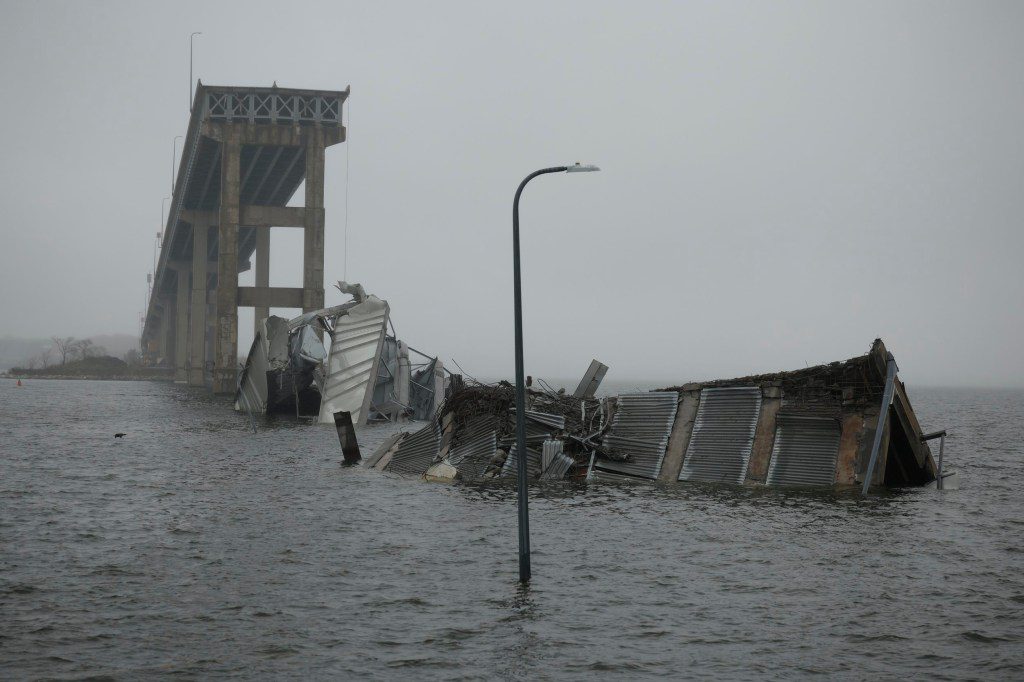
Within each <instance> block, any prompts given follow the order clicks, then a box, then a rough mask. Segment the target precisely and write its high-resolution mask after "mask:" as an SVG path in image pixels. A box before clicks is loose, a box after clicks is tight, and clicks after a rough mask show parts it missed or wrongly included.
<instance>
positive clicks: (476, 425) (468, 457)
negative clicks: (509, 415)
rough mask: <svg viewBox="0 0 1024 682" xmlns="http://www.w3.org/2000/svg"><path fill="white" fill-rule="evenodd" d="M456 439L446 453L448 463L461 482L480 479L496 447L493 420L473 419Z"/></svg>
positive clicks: (482, 417) (487, 418) (484, 417)
mask: <svg viewBox="0 0 1024 682" xmlns="http://www.w3.org/2000/svg"><path fill="white" fill-rule="evenodd" d="M457 438H458V440H457V442H456V443H455V444H454V445H453V446H452V448H451V450H449V451H448V463H449V464H451V465H452V466H453V467H455V469H456V470H457V471H458V472H459V476H460V477H461V478H462V479H463V480H467V481H474V480H477V479H480V478H482V477H483V474H484V471H486V469H487V465H488V464H490V462H491V459H492V458H493V457H494V452H495V450H497V447H498V445H497V432H496V431H495V419H494V418H493V417H488V416H480V417H474V418H473V419H470V420H469V422H468V423H467V424H466V426H465V427H464V428H463V429H462V430H461V431H460V432H459V435H458V437H457Z"/></svg>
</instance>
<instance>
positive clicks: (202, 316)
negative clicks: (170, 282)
mask: <svg viewBox="0 0 1024 682" xmlns="http://www.w3.org/2000/svg"><path fill="white" fill-rule="evenodd" d="M207 233H208V229H207V226H206V225H193V226H192V277H191V281H192V304H191V305H190V306H189V319H188V329H189V341H188V362H187V371H188V385H189V386H203V385H204V384H205V383H206V382H205V378H204V377H203V367H204V366H205V364H206V257H207V247H208V244H207V239H206V238H207Z"/></svg>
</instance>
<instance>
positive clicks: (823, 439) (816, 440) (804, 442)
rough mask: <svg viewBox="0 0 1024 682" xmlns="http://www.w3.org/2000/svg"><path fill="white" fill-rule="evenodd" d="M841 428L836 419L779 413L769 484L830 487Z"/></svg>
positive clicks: (833, 476) (769, 470) (833, 480)
mask: <svg viewBox="0 0 1024 682" xmlns="http://www.w3.org/2000/svg"><path fill="white" fill-rule="evenodd" d="M841 432H842V428H841V427H840V425H839V421H838V420H836V419H828V418H822V417H812V416H798V415H792V414H779V415H778V417H776V420H775V445H774V447H773V448H772V461H771V463H770V464H769V465H768V480H767V484H768V485H824V486H828V485H833V484H834V483H835V480H836V458H837V457H838V456H839V436H840V434H841Z"/></svg>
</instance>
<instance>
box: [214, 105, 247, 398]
mask: <svg viewBox="0 0 1024 682" xmlns="http://www.w3.org/2000/svg"><path fill="white" fill-rule="evenodd" d="M241 163H242V144H241V127H240V126H239V125H237V124H236V125H233V124H228V125H227V126H225V135H224V141H223V142H222V143H221V164H220V167H221V180H220V224H219V226H218V230H217V299H216V300H217V331H216V337H215V343H214V368H213V392H214V393H234V391H235V380H236V377H237V373H238V221H239V213H240V206H239V191H240V185H241Z"/></svg>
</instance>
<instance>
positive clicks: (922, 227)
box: [0, 2, 1024, 386]
mask: <svg viewBox="0 0 1024 682" xmlns="http://www.w3.org/2000/svg"><path fill="white" fill-rule="evenodd" d="M0 8H2V13H3V16H2V21H0V76H2V84H3V88H4V95H3V106H2V107H0V144H2V149H3V154H2V155H0V176H2V179H3V182H2V183H0V205H2V206H3V217H2V218H0V237H2V242H0V243H2V248H0V289H2V291H3V295H2V298H0V335H2V334H14V335H19V336H46V335H50V334H58V333H59V334H73V335H76V336H86V335H92V334H99V333H109V332H127V333H137V331H138V318H139V313H140V311H141V310H142V307H143V304H144V299H145V292H146V288H145V286H146V285H145V275H146V273H147V272H148V271H149V270H150V269H151V268H152V262H153V245H154V236H155V232H156V231H157V230H158V229H161V228H162V226H161V224H160V221H159V214H160V206H161V198H162V197H164V196H165V195H167V194H168V190H169V183H170V172H171V143H172V139H173V138H174V136H175V135H180V134H183V133H184V132H185V127H186V124H187V115H188V107H187V105H188V91H187V84H188V35H189V33H190V32H191V31H202V32H203V35H202V36H201V37H199V38H198V39H197V42H196V52H195V73H196V76H197V77H199V78H202V79H203V81H204V82H206V83H209V84H213V85H257V86H268V85H270V84H271V83H272V82H273V81H275V80H276V81H277V83H278V85H280V86H282V87H309V88H321V89H335V88H337V89H344V88H345V86H347V85H349V84H351V86H352V96H351V99H350V100H349V103H348V105H346V108H347V109H349V110H348V111H347V112H346V119H348V118H349V114H351V119H350V121H349V124H350V127H349V133H350V142H349V143H348V144H349V147H348V150H346V145H338V146H335V147H332V148H331V149H329V150H328V153H327V154H328V155H327V169H326V181H327V188H326V207H327V226H326V248H327V263H326V277H327V280H328V286H329V283H330V282H333V281H335V280H337V279H341V278H342V276H343V274H344V273H343V261H344V251H343V230H344V205H345V174H346V171H345V168H346V154H349V155H350V158H349V164H350V173H351V175H350V187H349V221H348V222H349V237H348V245H349V254H348V277H349V279H350V280H354V281H360V282H362V283H363V284H364V286H365V287H366V289H367V290H368V291H371V292H373V293H376V294H378V295H379V296H381V297H382V298H386V299H387V300H388V301H389V302H390V303H391V307H392V315H393V318H394V321H395V325H396V327H397V330H398V333H399V335H400V336H401V337H403V338H404V339H405V340H407V341H408V342H409V343H411V344H412V345H413V346H414V347H416V348H419V349H421V350H427V351H431V352H436V353H439V354H440V355H441V356H442V358H443V359H445V360H447V359H448V358H451V357H454V358H455V359H456V360H458V362H459V363H460V364H461V365H462V366H463V367H464V368H465V369H466V370H467V371H468V372H470V373H472V374H478V375H483V376H492V377H493V376H511V375H512V339H511V332H512V317H511V312H512V301H511V254H510V244H511V237H510V230H511V216H510V213H511V201H512V195H513V192H514V190H515V187H516V185H517V184H518V182H519V181H520V179H521V178H522V177H523V176H524V175H526V174H527V173H528V172H530V171H532V170H534V169H535V168H539V167H542V166H547V165H552V164H559V163H565V162H571V161H575V160H581V161H588V162H594V163H597V164H599V165H600V166H601V167H602V169H603V171H602V172H601V173H592V174H585V175H582V174H581V175H568V176H565V175H562V176H558V175H556V176H547V177H544V178H541V179H538V180H536V181H534V183H532V184H531V186H530V187H529V189H528V191H527V193H526V195H525V196H524V199H523V205H522V229H523V239H524V242H523V257H524V278H525V287H524V299H525V307H526V312H525V324H526V349H527V350H526V358H527V369H528V371H529V372H531V373H534V374H539V375H541V376H556V377H574V376H577V375H579V374H580V373H582V371H583V370H584V369H585V368H586V365H587V363H588V362H589V360H590V359H591V357H597V358H599V359H601V360H603V361H604V362H605V363H607V364H608V365H610V366H611V373H610V374H609V379H612V378H615V379H618V380H626V379H637V380H640V379H654V380H656V381H660V382H663V383H665V384H671V383H675V382H680V381H685V380H688V379H698V378H710V377H726V376H736V375H741V374H746V373H750V372H757V371H771V370H778V369H791V368H797V367H803V366H804V365H805V364H815V363H819V362H826V361H830V360H835V359H843V358H846V357H849V356H853V355H857V354H860V353H863V352H866V351H867V349H868V346H869V344H870V342H871V340H872V339H874V338H875V337H876V336H881V337H882V338H884V339H885V341H886V343H887V345H888V346H889V348H890V349H891V350H892V351H893V352H894V353H895V354H896V358H897V360H898V361H899V364H900V368H901V376H902V377H903V378H904V379H905V380H907V381H910V382H916V383H928V384H975V385H978V384H987V385H1008V386H1021V385H1024V359H1022V357H1024V355H1022V353H1021V341H1022V337H1024V311H1022V303H1021V299H1022V293H1024V268H1022V267H1021V265H1020V261H1021V258H1022V254H1024V235H1022V229H1021V215H1022V209H1024V133H1022V128H1024V58H1022V57H1024V40H1022V39H1021V37H1022V35H1024V5H1022V4H1021V3H1009V2H1008V3H992V2H961V3H939V2H927V3H923V2H922V3H918V2H901V3H891V2H879V3H862V2H856V3H854V2H850V3H824V2H807V3H760V2H757V3H685V4H684V3H654V2H646V3H645V2H639V3H625V2H619V3H597V2H585V3H584V2H581V3H550V2H543V3H523V2H519V3H500V4H499V3H453V2H434V3H418V2H417V3H412V2H410V3H383V2H372V3H371V2H366V3H340V2H330V3H322V4H315V3H298V2H293V3H286V4H282V3H279V2H277V3H257V2H244V3H242V2H239V3H227V2H217V3H206V2H202V3H198V2H197V3H190V2H176V3H162V4H156V3H136V2H131V3H115V2H89V3H85V2H82V3H71V2H67V3H50V2H46V3H27V2H2V3H0ZM349 107H350V108H349ZM301 197H302V191H301V190H300V191H299V192H298V193H297V195H296V199H297V200H298V201H301ZM272 239H273V242H272V253H271V285H278V286H298V285H299V284H300V283H301V234H300V231H298V230H287V229H281V230H276V231H274V233H273V238H272ZM251 277H252V274H251V273H246V274H244V275H243V276H242V282H243V283H245V282H247V281H248V282H251ZM341 300H342V296H341V295H340V294H338V293H337V292H336V291H334V290H333V289H330V288H329V290H328V293H327V302H328V304H329V305H330V304H334V303H338V302H340V301H341ZM239 326H240V329H241V335H242V338H241V339H240V343H239V347H240V349H241V352H243V353H244V352H245V349H247V348H248V344H249V342H250V340H251V336H252V332H251V327H252V312H251V310H249V311H246V312H245V313H243V314H242V315H240V324H239Z"/></svg>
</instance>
